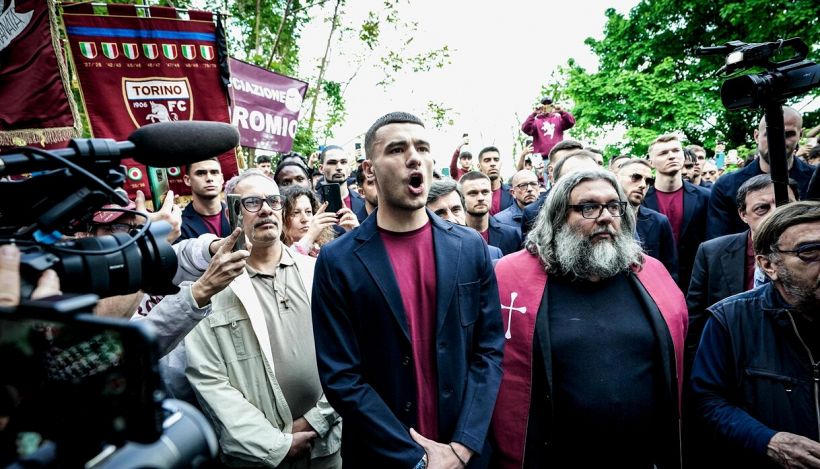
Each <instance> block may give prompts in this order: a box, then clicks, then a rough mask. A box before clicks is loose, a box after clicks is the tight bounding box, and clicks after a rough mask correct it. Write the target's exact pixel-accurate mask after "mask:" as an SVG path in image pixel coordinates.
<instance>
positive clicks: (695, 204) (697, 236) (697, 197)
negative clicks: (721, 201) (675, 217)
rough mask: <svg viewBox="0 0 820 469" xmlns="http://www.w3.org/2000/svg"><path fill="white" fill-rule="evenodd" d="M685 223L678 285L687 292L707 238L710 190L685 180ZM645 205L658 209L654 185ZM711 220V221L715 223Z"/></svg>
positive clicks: (680, 242)
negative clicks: (698, 254) (700, 248)
mask: <svg viewBox="0 0 820 469" xmlns="http://www.w3.org/2000/svg"><path fill="white" fill-rule="evenodd" d="M683 191H684V192H683V224H682V225H681V228H680V239H678V286H679V287H680V289H681V291H683V293H684V294H686V290H687V289H688V288H689V278H690V277H691V276H692V266H693V265H694V263H695V254H696V253H697V252H698V246H700V243H702V242H703V241H704V240H705V239H706V212H707V208H708V205H709V190H707V189H704V188H702V187H700V186H696V185H694V184H692V183H690V182H687V181H684V182H683ZM643 205H646V206H647V207H649V208H651V209H652V210H654V211H656V212H657V211H659V210H658V196H657V193H656V191H655V188H654V187H650V188H649V189H648V190H647V191H646V197H645V198H644V200H643ZM713 222H714V220H711V221H710V223H713Z"/></svg>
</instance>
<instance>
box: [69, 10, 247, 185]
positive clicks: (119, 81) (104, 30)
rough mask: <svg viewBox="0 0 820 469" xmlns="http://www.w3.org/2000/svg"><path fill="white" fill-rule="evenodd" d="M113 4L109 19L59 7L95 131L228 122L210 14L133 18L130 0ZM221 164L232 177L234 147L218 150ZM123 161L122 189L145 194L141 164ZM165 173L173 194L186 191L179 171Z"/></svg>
mask: <svg viewBox="0 0 820 469" xmlns="http://www.w3.org/2000/svg"><path fill="white" fill-rule="evenodd" d="M110 6H113V5H110ZM116 8H117V10H116V11H115V12H114V11H111V10H109V13H111V14H112V16H100V15H94V14H91V13H90V12H88V11H87V8H85V4H78V5H77V6H76V7H75V6H65V7H64V8H63V11H64V14H63V18H64V21H65V26H66V32H67V34H68V40H69V45H70V48H71V55H72V57H73V59H74V64H75V68H76V70H77V77H78V78H79V81H80V88H81V90H82V95H83V100H84V102H85V106H86V110H87V111H88V117H89V121H90V122H91V128H92V132H93V134H94V136H95V137H107V138H113V139H117V140H124V139H125V138H127V137H128V135H129V134H131V132H133V131H134V130H135V129H136V128H138V127H141V126H143V125H147V124H151V123H155V122H168V121H181V120H207V121H215V122H226V123H227V122H230V119H229V116H228V100H227V95H226V93H225V90H224V88H223V87H222V86H221V84H220V74H219V67H218V62H217V45H216V26H215V24H214V22H213V18H212V16H211V15H210V14H209V13H207V12H191V13H194V14H192V15H190V16H191V18H192V19H190V20H182V19H178V18H177V17H176V12H175V11H174V9H172V8H163V9H161V10H159V9H157V8H158V7H152V9H151V13H152V15H154V16H161V17H152V18H145V17H137V16H135V15H136V9H135V8H134V7H133V6H132V5H118V6H117V7H116ZM114 15H116V16H114ZM220 162H221V164H222V172H223V173H224V174H225V178H226V179H228V178H230V177H232V176H233V175H235V174H237V172H238V168H237V164H236V157H235V155H234V152H233V151H231V152H229V153H226V154H224V155H221V156H220ZM125 164H126V166H127V176H128V179H127V183H126V186H125V188H126V190H128V191H129V192H130V193H133V192H134V191H135V190H136V189H141V190H142V191H143V192H145V193H146V196H149V195H150V188H149V184H148V177H147V171H146V169H145V167H144V166H142V165H140V164H139V163H137V162H135V161H132V160H126V161H125ZM168 174H169V176H171V177H169V183H170V186H171V187H170V188H171V189H172V190H173V191H174V192H175V193H177V194H189V193H190V189H189V188H188V187H187V186H185V185H184V184H183V183H182V177H181V176H182V171H181V170H180V168H171V169H169V171H168Z"/></svg>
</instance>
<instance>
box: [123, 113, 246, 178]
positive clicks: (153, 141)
mask: <svg viewBox="0 0 820 469" xmlns="http://www.w3.org/2000/svg"><path fill="white" fill-rule="evenodd" d="M128 140H129V141H131V143H133V144H134V146H135V147H136V148H135V149H134V150H133V151H130V152H129V153H130V155H129V156H131V157H132V158H134V159H135V160H137V161H138V162H140V163H142V164H144V165H146V166H153V167H155V168H168V167H171V166H184V165H186V164H191V163H196V162H197V161H202V160H207V159H209V158H213V157H215V156H219V155H221V154H222V153H225V152H226V151H228V150H231V149H232V148H235V147H236V146H237V145H239V132H238V131H237V130H236V128H235V127H234V126H232V125H230V124H225V123H222V122H208V121H175V122H159V123H156V124H149V125H146V126H143V127H140V128H139V129H137V130H135V131H134V133H132V134H131V135H130V136H129V137H128Z"/></svg>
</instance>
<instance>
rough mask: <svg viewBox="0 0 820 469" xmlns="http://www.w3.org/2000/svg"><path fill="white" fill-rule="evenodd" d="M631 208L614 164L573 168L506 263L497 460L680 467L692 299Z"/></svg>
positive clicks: (513, 464) (499, 270) (499, 271)
mask: <svg viewBox="0 0 820 469" xmlns="http://www.w3.org/2000/svg"><path fill="white" fill-rule="evenodd" d="M564 161H567V160H564ZM596 166H597V165H596ZM627 203H628V202H627V196H626V194H624V192H623V190H622V189H621V188H620V186H619V184H618V181H617V180H616V178H615V176H614V175H612V173H610V172H609V171H604V170H601V169H591V170H581V171H577V172H571V173H567V174H562V175H561V178H560V179H559V180H558V182H557V183H556V185H555V186H554V187H553V188H552V191H551V192H550V195H549V197H548V198H547V202H546V204H545V205H544V207H543V209H542V211H541V213H540V214H539V216H538V218H537V219H536V222H535V226H534V227H533V228H532V230H531V232H530V234H529V237H528V239H527V246H526V249H524V250H521V251H518V252H516V253H514V254H511V255H509V256H505V257H504V258H502V259H501V260H500V261H499V262H498V264H497V265H496V269H495V271H496V277H497V279H498V289H499V294H500V299H501V311H500V314H501V318H502V321H503V324H504V326H505V329H506V334H505V337H506V343H505V348H504V376H503V378H502V383H501V389H500V392H499V394H498V399H497V403H496V408H495V412H494V414H493V426H492V429H493V430H492V431H493V440H494V442H495V444H496V448H497V451H496V456H497V460H496V461H494V463H495V465H494V466H493V467H500V468H520V467H635V468H637V467H645V468H651V467H657V468H679V467H680V462H681V458H680V452H679V448H680V435H679V431H678V428H679V416H678V409H679V408H680V407H679V405H680V400H679V398H680V391H681V387H680V386H681V383H682V376H681V374H680V371H681V369H682V363H683V341H684V337H685V335H686V328H687V314H686V304H685V301H684V298H683V295H682V294H681V292H680V290H679V289H678V288H677V286H676V285H675V282H674V280H673V279H672V277H671V276H670V275H669V273H668V272H667V271H666V269H665V268H664V266H663V264H661V263H660V262H659V261H658V260H656V259H654V258H652V257H650V256H647V255H646V254H644V253H643V251H642V249H641V246H640V244H639V243H638V241H637V240H636V239H635V237H634V236H633V234H632V233H633V230H634V224H635V219H634V217H633V216H632V212H631V211H629V210H628V209H627ZM522 279H526V281H522Z"/></svg>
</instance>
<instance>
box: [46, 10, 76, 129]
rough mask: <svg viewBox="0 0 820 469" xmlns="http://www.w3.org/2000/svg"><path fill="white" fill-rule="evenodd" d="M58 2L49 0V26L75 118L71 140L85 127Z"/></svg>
mask: <svg viewBox="0 0 820 469" xmlns="http://www.w3.org/2000/svg"><path fill="white" fill-rule="evenodd" d="M56 8H57V4H56V2H55V1H54V0H48V18H49V26H50V27H51V47H52V48H53V49H54V55H55V56H56V57H57V68H58V69H59V70H60V78H61V79H62V81H63V90H64V91H65V97H66V99H67V100H68V107H69V108H70V109H71V118H72V119H73V120H74V126H73V127H72V129H73V131H74V132H73V133H72V135H71V136H70V137H68V138H66V139H65V140H69V139H71V138H75V137H79V136H81V135H82V131H83V127H82V122H80V113H79V112H77V103H75V102H74V93H72V92H71V86H70V84H69V77H68V65H67V64H66V62H65V57H64V55H63V54H65V50H64V49H63V48H62V47H61V46H60V25H59V24H58V21H57V11H56Z"/></svg>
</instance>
